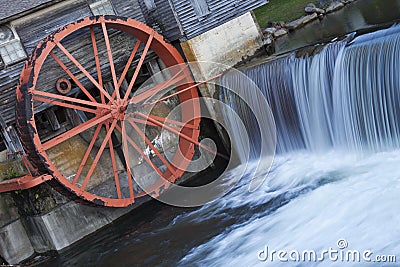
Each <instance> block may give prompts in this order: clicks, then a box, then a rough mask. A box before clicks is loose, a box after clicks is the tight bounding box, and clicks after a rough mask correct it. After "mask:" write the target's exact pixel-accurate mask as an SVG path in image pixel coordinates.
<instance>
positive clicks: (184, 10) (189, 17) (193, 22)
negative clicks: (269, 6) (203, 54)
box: [172, 0, 268, 39]
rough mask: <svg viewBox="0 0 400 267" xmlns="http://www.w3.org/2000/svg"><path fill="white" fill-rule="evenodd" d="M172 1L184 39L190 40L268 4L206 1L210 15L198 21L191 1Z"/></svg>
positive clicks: (260, 0)
mask: <svg viewBox="0 0 400 267" xmlns="http://www.w3.org/2000/svg"><path fill="white" fill-rule="evenodd" d="M172 1H173V4H174V7H175V10H176V12H177V14H178V17H179V20H180V23H181V25H182V28H183V30H184V34H185V37H186V39H192V38H193V37H196V36H198V35H200V34H202V33H204V32H206V31H209V30H211V29H213V28H215V27H217V26H218V25H221V24H223V23H225V22H228V21H229V20H232V19H234V18H237V17H239V16H241V15H243V14H245V13H247V12H249V11H251V10H253V9H255V8H257V7H259V6H261V5H263V4H265V3H267V2H268V0H206V1H207V3H208V7H209V9H210V13H209V14H208V15H207V16H206V17H204V18H202V19H199V18H198V17H197V14H196V13H195V10H194V8H193V6H192V2H191V1H192V0H172Z"/></svg>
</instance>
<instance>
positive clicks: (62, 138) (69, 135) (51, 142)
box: [41, 114, 111, 151]
mask: <svg viewBox="0 0 400 267" xmlns="http://www.w3.org/2000/svg"><path fill="white" fill-rule="evenodd" d="M110 118H111V114H108V115H105V116H102V117H94V118H93V119H91V120H88V121H86V122H84V123H82V124H80V125H78V126H77V127H75V128H72V129H71V130H69V131H67V132H65V133H63V134H61V135H59V136H57V137H55V138H53V139H51V140H49V141H47V142H46V143H44V144H42V148H41V149H42V150H44V151H46V150H48V149H50V148H52V147H54V146H56V145H58V144H61V143H62V142H64V141H67V140H68V139H70V138H72V137H74V136H76V135H78V134H80V133H82V132H84V131H86V130H88V129H90V128H92V127H93V126H95V125H97V124H100V123H102V122H104V121H106V120H108V119H110Z"/></svg>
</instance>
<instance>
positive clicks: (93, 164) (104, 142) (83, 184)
mask: <svg viewBox="0 0 400 267" xmlns="http://www.w3.org/2000/svg"><path fill="white" fill-rule="evenodd" d="M117 122H118V121H117V120H114V121H113V123H112V124H111V126H110V129H109V131H108V132H107V135H106V137H105V138H104V140H103V143H102V144H101V146H100V149H99V151H98V152H97V155H96V157H95V158H94V160H93V163H92V166H91V167H90V169H89V171H88V173H87V175H86V178H85V180H84V181H83V183H82V187H81V190H82V191H83V190H85V188H86V186H87V185H88V183H89V180H90V178H91V177H92V174H93V172H94V169H95V168H96V166H97V163H98V162H99V160H100V157H101V156H102V154H103V151H104V149H105V148H106V146H107V143H108V140H109V139H110V138H111V134H112V133H113V131H114V129H115V126H116V125H117Z"/></svg>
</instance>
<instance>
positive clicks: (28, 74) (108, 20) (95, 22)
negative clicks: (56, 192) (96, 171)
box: [17, 16, 200, 207]
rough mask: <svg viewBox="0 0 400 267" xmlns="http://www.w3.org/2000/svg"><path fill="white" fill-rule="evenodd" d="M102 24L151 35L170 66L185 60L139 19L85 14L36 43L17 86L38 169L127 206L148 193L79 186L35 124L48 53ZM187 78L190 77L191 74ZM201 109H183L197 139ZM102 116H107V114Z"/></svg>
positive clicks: (99, 201)
mask: <svg viewBox="0 0 400 267" xmlns="http://www.w3.org/2000/svg"><path fill="white" fill-rule="evenodd" d="M99 25H100V26H101V27H104V25H105V27H106V29H107V27H108V26H109V27H110V28H113V29H117V30H121V31H123V32H126V33H130V34H131V35H134V36H135V37H136V38H138V39H139V40H141V41H146V40H147V41H148V40H149V39H150V38H151V39H152V40H151V42H150V44H149V47H150V48H151V49H152V50H153V51H154V52H155V53H156V54H157V55H158V57H160V58H161V60H162V61H163V62H164V63H165V65H166V66H167V67H171V66H174V65H178V64H182V63H184V60H183V58H182V56H181V55H180V54H179V52H178V51H177V50H176V49H175V48H174V47H173V46H172V45H170V44H167V43H166V42H165V41H164V38H163V37H162V36H161V35H160V34H158V33H157V32H155V31H154V30H153V29H151V28H150V27H148V26H146V25H144V24H143V23H141V22H139V21H136V20H133V19H129V18H121V17H117V16H105V17H103V16H96V17H90V18H85V19H82V20H80V21H77V22H75V23H72V24H69V25H67V26H65V27H63V28H61V29H60V30H58V31H57V32H55V33H54V34H52V35H50V36H49V37H47V38H46V39H45V40H43V41H42V42H41V43H40V44H39V45H38V46H37V48H36V49H35V50H34V52H33V53H32V55H31V57H30V58H29V60H28V62H27V63H26V64H25V66H24V69H23V71H22V73H21V80H20V84H19V85H18V87H17V100H18V102H19V103H22V102H25V103H24V105H25V106H26V107H27V109H26V114H25V117H26V119H27V124H26V127H27V129H28V131H29V135H30V139H31V140H32V142H33V144H34V146H35V153H36V154H37V156H38V158H39V159H40V161H41V162H42V166H39V167H38V171H39V172H43V169H46V170H47V171H48V172H49V173H50V174H52V175H53V177H54V178H55V179H56V180H57V181H58V182H59V183H60V184H61V185H62V186H63V187H64V188H65V189H66V190H67V191H68V192H70V193H72V194H74V195H76V196H78V197H79V198H81V199H83V200H85V201H87V202H89V203H94V204H96V205H101V206H109V207H127V206H129V205H132V204H133V203H134V202H135V198H138V197H142V196H144V195H146V193H145V192H142V193H139V194H134V195H132V193H131V194H130V196H129V198H120V197H119V198H117V199H115V198H109V197H104V196H99V195H96V194H93V193H91V192H88V191H86V190H85V188H83V189H82V187H80V186H78V184H77V183H72V182H71V181H70V180H69V179H67V178H66V177H64V175H63V174H62V173H61V172H60V171H59V169H58V168H57V167H56V166H55V165H54V164H53V163H52V161H51V159H50V158H49V156H48V154H47V152H46V151H47V150H48V147H47V146H46V144H48V142H47V143H43V142H42V140H41V139H40V137H39V134H38V131H37V128H36V122H35V116H34V115H35V114H34V104H33V103H34V101H33V98H34V97H35V96H36V95H37V94H38V91H37V90H36V83H37V79H38V75H37V74H39V73H40V70H41V68H42V67H43V64H44V63H45V60H46V59H47V58H48V57H49V55H51V52H52V50H53V49H54V48H55V47H56V46H58V47H60V44H61V43H60V42H61V41H62V40H63V39H64V38H65V37H67V36H68V35H70V34H72V33H73V32H75V31H78V30H80V29H83V28H86V27H95V26H99ZM61 46H62V45H61ZM187 78H188V79H191V78H190V77H187ZM187 84H188V86H190V85H193V84H191V83H190V82H189V83H187ZM183 89H184V88H183ZM179 90H180V89H179ZM116 91H118V90H116ZM24 94H25V95H24ZM197 97H198V94H197V89H196V88H193V90H188V91H186V92H185V93H182V94H181V95H179V99H180V101H185V100H188V99H194V98H197ZM110 102H111V100H110ZM85 104H87V103H85ZM18 110H19V109H17V116H18V117H21V114H18ZM199 113H200V108H199V106H198V107H195V108H194V109H193V110H188V111H186V112H183V113H182V116H185V117H186V118H196V119H194V120H193V121H192V124H193V125H192V127H191V128H190V129H188V130H186V134H187V135H188V136H189V137H190V138H191V139H193V140H197V139H198V135H199V131H198V130H197V128H198V126H199V123H200V120H199V119H197V118H198V117H199ZM107 116H108V117H110V118H111V117H112V115H111V116H110V114H108V115H107ZM99 119H104V117H102V118H99ZM183 119H185V118H183ZM99 121H100V120H99ZM92 123H93V125H96V124H97V123H99V122H98V121H93V122H92ZM111 126H112V127H114V128H115V127H116V126H115V125H113V124H112V125H111ZM74 129H75V128H74ZM113 130H114V129H113ZM108 138H109V137H108ZM184 150H185V151H184V152H185V155H186V156H187V157H192V156H193V154H194V146H193V145H186V146H185V148H184ZM89 152H90V151H89ZM28 155H29V153H28ZM188 164H189V163H188ZM37 165H39V164H37ZM43 166H44V168H43ZM181 167H182V166H181ZM181 167H180V168H175V169H173V171H174V173H171V172H172V171H170V169H167V171H166V172H165V176H168V177H170V178H169V179H168V180H170V181H171V182H174V181H175V180H176V179H177V178H178V177H180V176H181V175H182V174H183V173H184V169H182V168H181ZM186 167H187V165H186ZM171 176H172V177H171ZM164 178H165V177H164ZM162 184H163V183H162ZM130 186H131V185H130ZM159 193H160V192H159V191H157V192H156V191H155V192H154V194H155V195H157V194H159Z"/></svg>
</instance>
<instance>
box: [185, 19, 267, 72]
mask: <svg viewBox="0 0 400 267" xmlns="http://www.w3.org/2000/svg"><path fill="white" fill-rule="evenodd" d="M181 46H182V49H183V52H184V54H185V56H186V58H187V60H188V61H206V62H217V63H221V64H225V65H227V66H229V67H232V66H234V65H236V64H237V63H239V62H240V61H242V60H243V59H244V58H246V57H249V56H252V55H254V53H255V52H256V51H257V50H258V49H260V48H261V47H262V46H263V42H262V34H261V31H260V29H259V26H258V24H257V22H256V21H255V19H254V17H253V15H252V13H251V12H248V13H246V14H244V15H242V16H240V17H238V18H235V19H233V20H231V21H229V22H227V23H225V24H222V25H220V26H218V27H216V28H214V29H212V30H210V31H208V32H206V33H203V34H201V35H199V36H197V37H194V38H193V39H190V40H188V41H186V42H183V43H181ZM205 66H206V65H202V66H200V69H199V71H200V72H201V73H197V74H196V73H195V75H201V76H202V77H203V78H205V79H207V78H210V77H212V76H214V75H216V74H219V73H221V72H222V71H224V69H221V68H215V67H213V65H212V64H210V65H208V66H206V67H205Z"/></svg>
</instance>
